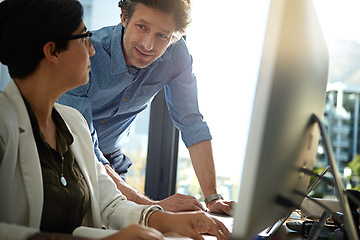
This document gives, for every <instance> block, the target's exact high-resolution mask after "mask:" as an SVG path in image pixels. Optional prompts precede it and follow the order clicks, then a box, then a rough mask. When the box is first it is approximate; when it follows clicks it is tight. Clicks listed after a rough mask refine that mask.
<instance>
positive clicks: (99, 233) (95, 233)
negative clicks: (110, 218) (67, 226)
mask: <svg viewBox="0 0 360 240" xmlns="http://www.w3.org/2000/svg"><path fill="white" fill-rule="evenodd" d="M117 232H118V231H117V230H104V229H100V228H90V227H78V228H76V229H75V230H74V231H73V236H75V237H85V238H104V237H107V236H110V235H112V234H114V233H117Z"/></svg>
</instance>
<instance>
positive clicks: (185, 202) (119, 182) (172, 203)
mask: <svg viewBox="0 0 360 240" xmlns="http://www.w3.org/2000/svg"><path fill="white" fill-rule="evenodd" d="M104 166H105V169H106V171H107V173H108V175H109V176H110V177H111V178H112V179H113V180H114V182H115V184H116V186H117V188H118V189H119V190H120V191H121V193H122V194H123V195H125V196H126V198H127V199H128V200H130V201H133V202H136V203H138V204H143V205H154V204H157V205H160V206H161V207H162V208H163V209H164V210H165V211H170V212H181V211H197V210H204V208H203V206H202V204H201V203H200V202H199V201H198V200H197V199H196V198H195V197H192V196H187V195H183V194H179V193H177V194H174V195H172V196H170V197H168V198H166V199H164V200H161V201H154V200H151V199H150V198H148V197H146V196H144V195H142V194H141V193H140V192H139V191H137V190H136V189H134V188H132V187H131V186H130V185H128V184H127V183H126V182H125V181H124V180H123V179H122V178H121V177H120V176H119V174H117V173H116V172H115V170H114V169H113V168H112V167H111V166H110V165H109V164H104Z"/></svg>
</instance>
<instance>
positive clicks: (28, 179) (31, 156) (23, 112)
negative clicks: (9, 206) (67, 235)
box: [5, 80, 44, 228]
mask: <svg viewBox="0 0 360 240" xmlns="http://www.w3.org/2000/svg"><path fill="white" fill-rule="evenodd" d="M5 93H6V94H7V96H8V98H9V99H10V100H11V102H12V104H13V105H14V108H15V111H16V113H17V116H18V121H19V133H20V134H19V156H18V160H19V161H20V166H21V171H22V172H23V177H24V185H25V189H26V194H27V196H28V199H29V210H30V211H29V224H30V226H31V227H35V228H39V227H40V222H41V215H42V206H43V201H44V196H43V182H42V174H41V166H40V160H39V155H38V151H37V148H36V143H35V139H34V135H33V131H32V128H31V123H30V119H29V115H28V113H27V109H26V106H25V103H24V101H23V99H22V96H21V94H20V92H19V89H18V88H17V86H16V84H15V82H14V81H13V80H11V81H10V83H9V84H8V86H7V87H6V89H5Z"/></svg>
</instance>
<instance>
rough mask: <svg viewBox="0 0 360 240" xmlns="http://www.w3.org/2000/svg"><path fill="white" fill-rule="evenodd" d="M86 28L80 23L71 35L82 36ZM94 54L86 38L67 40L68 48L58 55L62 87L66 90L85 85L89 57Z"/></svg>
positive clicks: (87, 79) (87, 76)
mask: <svg viewBox="0 0 360 240" xmlns="http://www.w3.org/2000/svg"><path fill="white" fill-rule="evenodd" d="M85 32H86V27H85V25H84V23H81V24H80V26H79V28H78V29H77V30H76V31H75V32H74V33H73V34H72V35H79V34H84V33H85ZM94 54H95V49H94V47H93V46H90V44H89V42H88V41H87V40H86V38H77V39H72V40H69V42H68V48H67V49H66V50H65V51H63V52H61V53H60V57H61V60H62V61H61V63H62V67H63V69H64V70H63V71H62V73H63V74H64V75H65V76H64V84H65V85H66V86H64V87H65V88H68V90H70V89H73V88H76V87H79V86H81V85H84V84H86V83H87V82H88V81H89V72H90V70H91V69H90V65H91V64H90V57H91V56H93V55H94Z"/></svg>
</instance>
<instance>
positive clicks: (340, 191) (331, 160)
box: [312, 115, 359, 240]
mask: <svg viewBox="0 0 360 240" xmlns="http://www.w3.org/2000/svg"><path fill="white" fill-rule="evenodd" d="M312 120H313V121H314V122H316V123H318V125H319V128H320V134H321V137H322V139H323V142H324V147H325V152H326V156H327V159H328V164H329V167H330V171H331V173H332V175H333V178H334V186H335V189H336V191H337V195H338V198H339V202H340V206H341V208H342V209H343V214H344V228H345V231H346V235H347V238H348V239H353V240H358V239H359V238H358V234H357V233H358V231H357V230H356V228H355V224H354V220H353V218H352V214H351V211H350V205H349V202H348V197H347V195H346V194H345V189H344V185H343V183H342V180H341V177H340V173H339V169H338V167H337V165H336V161H335V156H334V151H333V149H332V147H331V144H330V140H329V136H328V134H327V132H326V128H325V125H324V124H323V123H322V121H321V120H320V119H319V118H318V117H317V116H316V115H312ZM357 228H358V226H357Z"/></svg>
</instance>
